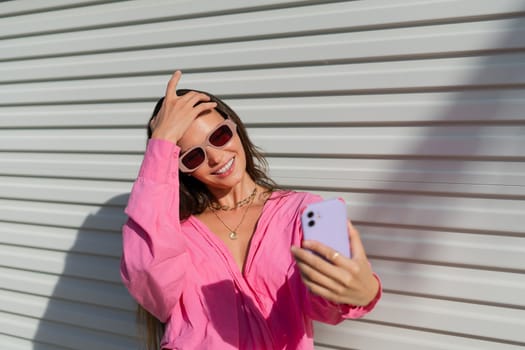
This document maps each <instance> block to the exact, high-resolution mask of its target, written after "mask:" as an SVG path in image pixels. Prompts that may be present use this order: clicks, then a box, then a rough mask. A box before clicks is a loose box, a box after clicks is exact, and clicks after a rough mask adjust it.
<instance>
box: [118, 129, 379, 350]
mask: <svg viewBox="0 0 525 350" xmlns="http://www.w3.org/2000/svg"><path fill="white" fill-rule="evenodd" d="M179 151H180V149H179V148H178V146H177V145H175V144H173V143H171V142H169V141H164V140H155V139H152V140H150V141H149V143H148V146H147V149H146V153H145V156H144V160H143V163H142V166H141V168H140V172H139V176H138V178H137V180H136V182H135V184H134V186H133V190H132V192H131V195H130V198H129V202H128V206H127V208H126V214H127V215H128V216H129V219H128V222H127V223H126V224H125V225H124V227H123V250H124V252H123V256H122V262H121V275H122V279H123V281H124V284H125V285H126V287H127V288H128V289H129V292H130V293H131V295H132V296H133V297H134V298H135V299H136V300H137V301H138V303H140V304H141V305H142V306H144V308H146V309H147V310H148V311H149V312H151V313H152V314H153V315H155V316H156V317H157V318H158V319H159V320H161V321H162V322H164V323H166V332H165V334H164V337H163V339H162V347H163V348H164V349H313V328H312V320H318V321H321V322H326V323H330V324H337V323H339V322H341V321H343V320H344V319H346V318H358V317H361V316H363V315H365V314H366V313H368V312H369V311H370V310H372V309H373V308H374V306H375V304H376V303H377V301H378V300H379V298H380V296H381V290H380V291H379V292H378V294H377V296H376V297H375V299H374V300H373V301H372V302H370V304H369V305H367V306H365V307H356V306H352V305H339V304H335V303H332V302H329V301H327V300H325V299H323V298H320V297H317V296H315V295H313V294H310V293H309V291H308V290H307V288H306V287H305V285H304V284H303V283H302V281H301V277H300V274H299V271H298V268H297V266H296V264H295V262H294V259H293V257H292V255H291V253H290V246H291V245H292V244H293V245H298V246H299V245H300V243H301V240H302V236H303V235H302V230H301V225H300V219H299V217H300V212H301V209H302V208H304V206H305V205H306V204H308V203H311V202H315V201H319V200H321V198H320V197H319V196H315V195H312V194H308V193H299V192H291V191H290V192H286V191H277V192H274V193H273V194H272V195H271V197H270V198H269V199H268V201H267V202H266V203H265V205H264V208H263V211H262V214H261V216H260V219H259V221H258V223H257V227H256V229H255V232H254V234H253V238H252V241H251V243H250V246H249V250H248V255H247V258H246V264H245V271H244V272H241V271H240V270H239V268H238V266H237V264H236V263H235V261H234V259H233V257H232V255H231V254H230V252H229V250H228V248H227V247H226V246H225V245H224V243H223V242H222V241H221V240H220V239H219V238H218V237H216V236H215V235H214V234H213V233H212V232H211V231H210V230H209V229H208V227H207V226H206V225H204V224H203V223H202V222H201V221H199V220H198V219H197V218H196V217H194V216H190V217H189V218H188V219H187V220H185V221H183V222H181V221H180V220H179V186H178V156H179Z"/></svg>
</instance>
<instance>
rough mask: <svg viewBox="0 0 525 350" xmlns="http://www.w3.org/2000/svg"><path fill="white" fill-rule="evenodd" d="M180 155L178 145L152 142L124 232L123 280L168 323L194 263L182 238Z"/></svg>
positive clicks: (141, 300)
mask: <svg viewBox="0 0 525 350" xmlns="http://www.w3.org/2000/svg"><path fill="white" fill-rule="evenodd" d="M178 154H179V148H178V147H177V146H176V145H175V144H174V143H172V142H169V141H166V140H156V139H151V140H150V141H149V142H148V146H147V149H146V153H145V155H144V160H143V163H142V166H141V168H140V172H139V176H138V178H137V180H136V181H135V183H134V185H133V189H132V191H131V194H130V198H129V202H128V206H127V208H126V214H127V215H128V217H129V219H128V221H127V223H126V224H125V225H124V227H123V230H122V232H123V255H122V260H121V276H122V280H123V282H124V284H125V285H126V287H127V288H128V290H129V292H130V294H131V295H132V296H133V297H134V298H135V299H136V300H137V302H138V303H140V304H141V305H142V306H143V307H144V308H145V309H146V310H148V311H149V312H150V313H152V314H153V315H155V317H157V318H158V319H159V320H160V321H162V322H165V321H166V319H167V318H168V317H169V314H170V311H171V310H172V309H173V307H174V306H175V304H176V303H177V302H178V300H179V298H180V295H181V293H182V290H183V288H184V271H185V270H186V269H185V266H187V264H189V258H188V254H187V252H186V247H185V241H184V238H183V237H182V235H181V234H180V230H181V225H180V220H179V185H178Z"/></svg>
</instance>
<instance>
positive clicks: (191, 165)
mask: <svg viewBox="0 0 525 350" xmlns="http://www.w3.org/2000/svg"><path fill="white" fill-rule="evenodd" d="M204 158H205V155H204V150H203V149H202V148H200V147H199V148H194V149H192V150H191V151H189V152H188V153H186V154H184V155H183V156H182V158H181V162H182V164H184V166H185V167H186V168H188V169H195V168H196V167H198V166H199V165H201V164H202V162H204Z"/></svg>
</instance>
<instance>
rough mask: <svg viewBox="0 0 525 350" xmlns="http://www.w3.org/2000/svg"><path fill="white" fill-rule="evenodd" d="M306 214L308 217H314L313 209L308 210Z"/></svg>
mask: <svg viewBox="0 0 525 350" xmlns="http://www.w3.org/2000/svg"><path fill="white" fill-rule="evenodd" d="M306 216H308V217H309V218H313V217H314V212H313V211H309V212H308V214H306Z"/></svg>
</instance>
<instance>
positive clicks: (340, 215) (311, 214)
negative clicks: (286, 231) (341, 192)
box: [301, 198, 350, 258]
mask: <svg viewBox="0 0 525 350" xmlns="http://www.w3.org/2000/svg"><path fill="white" fill-rule="evenodd" d="M346 221H347V219H346V207H345V204H344V203H343V202H341V201H340V200H339V199H337V198H334V199H328V200H325V201H322V202H317V203H312V204H310V205H308V206H307V207H306V209H305V210H304V211H303V213H302V214H301V224H302V226H303V231H304V238H305V239H309V240H315V241H318V242H321V243H323V244H325V245H327V246H329V247H331V248H333V249H335V250H337V251H338V252H339V253H340V254H342V255H344V256H346V257H348V258H349V257H350V242H349V238H348V229H347V226H346Z"/></svg>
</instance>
